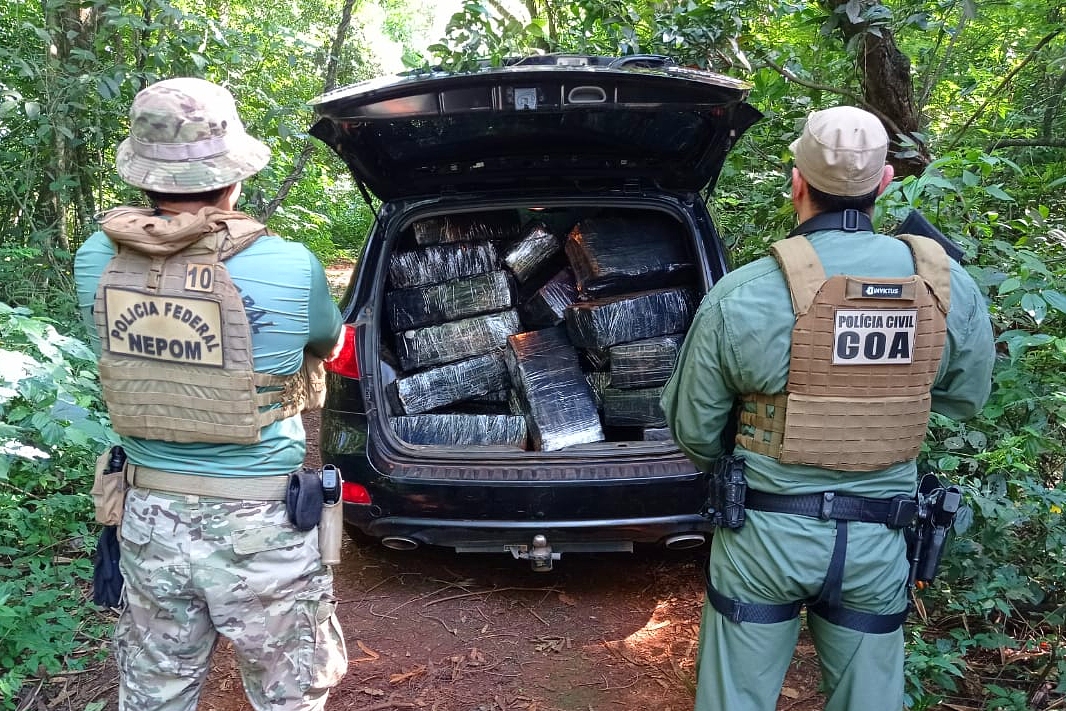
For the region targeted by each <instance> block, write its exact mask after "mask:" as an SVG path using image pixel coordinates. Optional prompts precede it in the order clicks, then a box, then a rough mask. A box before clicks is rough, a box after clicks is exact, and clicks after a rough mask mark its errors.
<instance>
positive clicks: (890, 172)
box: [877, 163, 896, 195]
mask: <svg viewBox="0 0 1066 711" xmlns="http://www.w3.org/2000/svg"><path fill="white" fill-rule="evenodd" d="M894 177H896V169H895V168H893V167H892V166H891V164H888V163H886V164H885V172H883V173H882V174H881V185H880V186H879V187H878V188H877V194H878V195H880V194H881V193H883V192H884V191H885V188H887V187H888V184H889V183H891V182H892V178H894Z"/></svg>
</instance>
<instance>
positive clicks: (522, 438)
mask: <svg viewBox="0 0 1066 711" xmlns="http://www.w3.org/2000/svg"><path fill="white" fill-rule="evenodd" d="M389 422H390V423H391V424H392V429H393V431H395V432H396V435H397V436H398V437H399V438H400V439H402V440H404V441H405V442H409V443H411V444H428V445H444V446H448V445H508V446H512V447H517V448H518V449H525V445H526V420H525V418H524V417H522V416H520V415H453V414H443V415H411V416H407V417H392V418H389Z"/></svg>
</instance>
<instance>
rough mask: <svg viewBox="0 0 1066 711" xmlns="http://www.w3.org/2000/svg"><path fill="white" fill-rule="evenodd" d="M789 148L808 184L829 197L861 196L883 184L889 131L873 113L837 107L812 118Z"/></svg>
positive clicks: (815, 114)
mask: <svg viewBox="0 0 1066 711" xmlns="http://www.w3.org/2000/svg"><path fill="white" fill-rule="evenodd" d="M789 148H790V149H791V150H792V155H793V156H794V157H795V161H796V168H798V169H799V172H800V173H802V174H803V177H804V178H805V179H806V180H807V182H808V183H810V184H811V185H813V186H814V187H816V188H818V189H819V190H821V191H822V192H823V193H827V194H829V195H837V196H841V197H857V196H860V195H866V194H867V193H872V192H873V191H874V190H876V189H877V187H878V186H879V185H880V184H881V176H882V174H883V172H884V168H885V158H886V157H887V156H888V132H887V131H885V127H884V126H882V125H881V121H880V120H879V119H878V118H877V117H876V116H874V115H873V114H871V113H870V112H869V111H863V110H862V109H859V108H856V107H854V106H837V107H834V108H832V109H825V110H824V111H815V112H814V113H812V114H811V115H810V116H808V117H807V123H806V124H805V125H804V126H803V133H802V134H800V137H799V138H797V139H796V140H795V141H793V142H792V145H791V146H789Z"/></svg>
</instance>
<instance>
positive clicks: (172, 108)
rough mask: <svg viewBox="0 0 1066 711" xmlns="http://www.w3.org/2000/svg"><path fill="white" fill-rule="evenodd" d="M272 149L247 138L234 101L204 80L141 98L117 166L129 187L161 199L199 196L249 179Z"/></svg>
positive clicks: (157, 88)
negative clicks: (160, 195)
mask: <svg viewBox="0 0 1066 711" xmlns="http://www.w3.org/2000/svg"><path fill="white" fill-rule="evenodd" d="M269 160H270V149H269V148H268V147H267V146H266V145H264V144H263V143H261V142H260V141H257V140H256V139H254V138H252V137H251V136H249V135H248V134H247V133H245V131H244V124H243V123H241V118H240V116H239V115H238V114H237V105H236V103H235V102H234V101H233V96H232V95H231V94H230V93H229V92H228V91H226V90H225V89H223V88H222V87H221V86H218V85H217V84H212V83H211V82H209V81H205V80H203V79H194V78H191V77H182V78H177V79H166V80H164V81H161V82H157V83H155V84H152V85H151V86H149V87H146V88H145V89H142V90H141V91H140V92H138V94H137V96H135V97H134V99H133V104H132V106H130V137H129V138H127V139H126V140H124V141H123V142H122V143H120V144H119V146H118V151H117V154H116V156H115V166H116V167H117V168H118V174H119V176H120V177H121V178H122V179H123V180H124V181H126V182H127V183H129V184H130V185H132V186H134V187H137V188H142V189H144V190H154V191H157V192H162V193H179V194H184V193H200V192H206V191H208V190H215V189H216V188H224V187H226V186H228V185H233V184H234V183H236V182H238V181H241V180H244V179H245V178H249V177H251V176H253V175H255V174H256V173H258V172H259V171H260V170H262V169H263V166H265V165H266V164H267V162H268V161H269Z"/></svg>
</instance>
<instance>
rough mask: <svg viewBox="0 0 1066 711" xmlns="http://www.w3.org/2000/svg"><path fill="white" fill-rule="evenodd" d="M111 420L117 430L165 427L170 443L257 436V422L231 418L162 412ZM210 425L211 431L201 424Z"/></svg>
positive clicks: (233, 439) (209, 442)
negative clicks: (246, 422) (219, 418)
mask: <svg viewBox="0 0 1066 711" xmlns="http://www.w3.org/2000/svg"><path fill="white" fill-rule="evenodd" d="M111 423H112V425H113V426H114V427H115V429H116V430H117V429H118V428H120V427H124V426H125V427H140V428H142V429H144V430H146V431H148V432H151V431H152V430H153V429H160V428H166V429H167V431H168V432H169V433H170V434H171V435H172V437H171V439H170V441H172V442H205V443H208V444H215V443H225V442H239V441H242V440H246V439H247V438H248V437H252V436H255V437H257V438H258V435H259V429H260V427H259V422H258V421H257V422H252V423H250V424H234V423H233V420H232V419H227V420H226V421H225V422H218V421H213V420H212V418H207V417H201V418H199V419H182V418H176V417H169V416H165V415H147V414H145V415H137V416H127V415H118V416H115V415H112V417H111ZM205 423H209V424H210V425H211V430H212V431H211V432H210V433H204V432H203V429H204V424H205Z"/></svg>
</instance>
